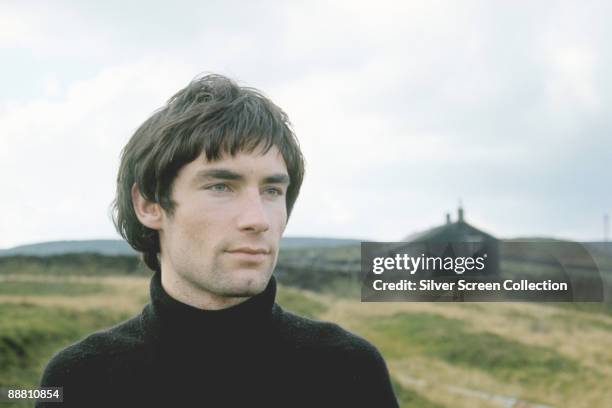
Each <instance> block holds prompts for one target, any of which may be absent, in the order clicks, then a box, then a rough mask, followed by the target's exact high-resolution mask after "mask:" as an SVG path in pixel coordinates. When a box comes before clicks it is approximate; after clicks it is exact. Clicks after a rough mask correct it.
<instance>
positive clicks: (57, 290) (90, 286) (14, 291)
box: [0, 281, 109, 296]
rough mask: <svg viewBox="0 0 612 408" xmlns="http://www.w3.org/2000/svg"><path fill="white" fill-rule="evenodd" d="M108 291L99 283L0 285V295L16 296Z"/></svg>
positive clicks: (74, 294)
mask: <svg viewBox="0 0 612 408" xmlns="http://www.w3.org/2000/svg"><path fill="white" fill-rule="evenodd" d="M108 290H109V287H108V286H106V285H103V284H99V283H77V282H69V283H68V282H19V281H8V282H1V283H0V295H14V296H28V295H29V296H32V295H33V296H79V295H89V294H96V293H102V292H106V291H108Z"/></svg>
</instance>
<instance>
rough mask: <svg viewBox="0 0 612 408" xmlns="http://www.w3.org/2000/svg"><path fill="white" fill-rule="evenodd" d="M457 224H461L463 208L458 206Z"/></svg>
mask: <svg viewBox="0 0 612 408" xmlns="http://www.w3.org/2000/svg"><path fill="white" fill-rule="evenodd" d="M457 216H458V219H457V222H463V207H462V206H461V205H459V209H458V210H457Z"/></svg>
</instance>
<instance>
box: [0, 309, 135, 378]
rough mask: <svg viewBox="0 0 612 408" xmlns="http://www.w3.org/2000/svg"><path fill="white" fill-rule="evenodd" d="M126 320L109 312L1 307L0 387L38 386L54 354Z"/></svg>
mask: <svg viewBox="0 0 612 408" xmlns="http://www.w3.org/2000/svg"><path fill="white" fill-rule="evenodd" d="M127 317H128V316H126V315H125V314H119V313H116V312H107V311H87V312H78V311H73V310H67V309H63V308H57V307H43V306H37V305H32V304H28V303H21V304H11V303H0V361H1V362H2V369H1V370H0V387H8V386H21V387H29V388H31V387H34V386H36V385H37V384H38V381H39V380H40V375H41V374H42V370H43V368H44V365H45V364H46V362H47V361H48V360H49V358H50V357H51V355H52V354H53V353H55V352H56V351H58V350H59V349H60V348H63V347H65V346H67V345H69V344H71V343H73V342H75V341H77V340H79V339H80V338H82V337H84V336H85V335H86V334H89V333H91V332H93V331H96V330H99V329H102V328H104V327H109V326H112V325H113V324H115V323H117V322H119V321H121V320H124V319H125V318H127Z"/></svg>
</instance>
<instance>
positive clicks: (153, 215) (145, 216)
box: [132, 183, 164, 230]
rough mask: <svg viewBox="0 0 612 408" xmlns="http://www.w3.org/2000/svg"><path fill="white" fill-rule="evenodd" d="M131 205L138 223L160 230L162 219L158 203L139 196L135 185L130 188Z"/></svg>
mask: <svg viewBox="0 0 612 408" xmlns="http://www.w3.org/2000/svg"><path fill="white" fill-rule="evenodd" d="M132 203H133V204H134V212H136V216H137V217H138V221H140V223H141V224H142V225H144V226H145V227H148V228H151V229H154V230H160V229H161V227H162V220H163V217H164V214H163V210H162V208H161V206H160V205H159V204H158V203H155V202H152V201H149V200H147V199H146V198H144V197H143V196H142V194H140V190H139V189H138V186H137V185H136V183H134V185H133V186H132Z"/></svg>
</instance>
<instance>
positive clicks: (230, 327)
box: [148, 272, 276, 344]
mask: <svg viewBox="0 0 612 408" xmlns="http://www.w3.org/2000/svg"><path fill="white" fill-rule="evenodd" d="M150 295H151V303H150V305H149V313H148V315H149V316H148V320H149V322H148V325H150V326H152V327H151V328H152V329H153V330H154V333H153V334H154V335H155V337H158V339H160V340H164V339H166V340H171V341H172V342H180V343H183V342H184V341H189V340H195V341H199V342H201V341H213V340H219V341H225V340H228V339H230V338H235V337H236V336H241V337H242V336H244V335H249V336H252V335H253V333H254V332H255V333H257V332H259V333H261V332H262V331H265V330H262V329H265V328H266V327H268V326H269V324H270V322H271V317H272V308H273V306H274V300H275V297H276V280H275V278H274V276H272V277H271V278H270V281H269V283H268V286H267V287H266V289H265V290H264V291H263V292H262V293H260V294H258V295H255V296H253V297H251V298H249V299H247V300H246V301H244V302H242V303H240V304H238V305H235V306H232V307H229V308H226V309H221V310H203V309H198V308H196V307H193V306H190V305H188V304H185V303H182V302H180V301H178V300H176V299H174V298H173V297H171V296H170V295H169V294H168V293H167V292H166V291H165V289H164V288H163V286H162V283H161V273H160V272H156V273H155V274H154V275H153V277H152V278H151V284H150ZM183 344H184V343H183Z"/></svg>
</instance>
